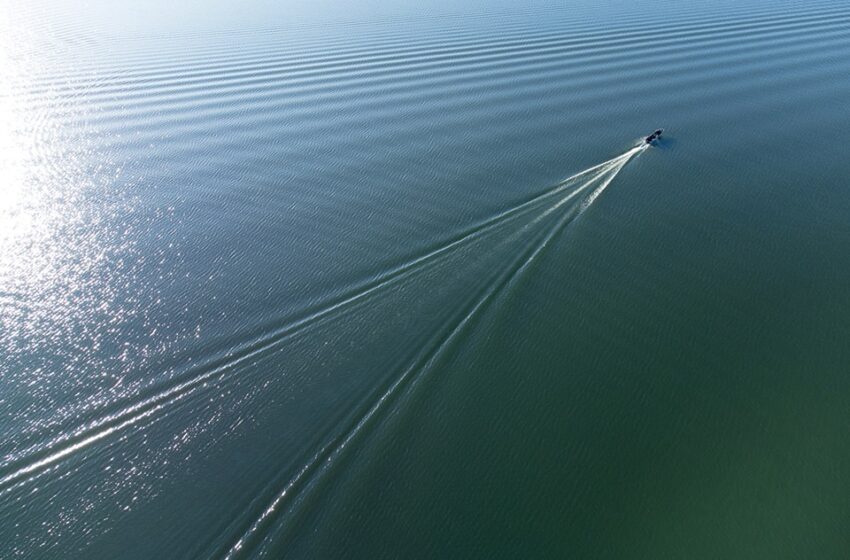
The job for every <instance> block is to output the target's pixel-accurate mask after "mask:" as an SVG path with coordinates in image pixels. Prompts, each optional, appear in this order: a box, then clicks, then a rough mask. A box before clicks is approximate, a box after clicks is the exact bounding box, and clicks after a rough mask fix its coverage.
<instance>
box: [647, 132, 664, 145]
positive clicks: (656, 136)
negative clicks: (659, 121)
mask: <svg viewBox="0 0 850 560" xmlns="http://www.w3.org/2000/svg"><path fill="white" fill-rule="evenodd" d="M662 132H664V129H663V128H659V129H658V130H656V131H655V132H653V133H652V134H650V135H649V136H647V137H646V143H647V144H652V143H653V142H655V141H656V140H658V139H659V138H661V133H662Z"/></svg>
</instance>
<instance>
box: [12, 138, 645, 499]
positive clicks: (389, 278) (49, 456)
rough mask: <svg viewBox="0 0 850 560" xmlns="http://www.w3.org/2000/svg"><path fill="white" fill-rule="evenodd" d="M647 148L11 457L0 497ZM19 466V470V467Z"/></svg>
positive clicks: (526, 203)
mask: <svg viewBox="0 0 850 560" xmlns="http://www.w3.org/2000/svg"><path fill="white" fill-rule="evenodd" d="M643 149H645V146H636V147H634V148H632V149H630V150H628V151H626V152H625V153H623V154H621V155H619V156H616V157H614V158H612V159H610V160H607V161H605V162H602V163H600V164H597V165H594V166H592V167H589V168H587V169H584V170H582V171H580V172H578V173H575V174H573V175H571V176H569V177H567V178H566V179H564V180H562V181H560V182H559V183H557V184H556V185H554V186H552V187H550V188H548V189H546V190H544V191H543V192H541V193H540V194H538V195H535V196H533V197H532V198H530V199H529V200H526V201H524V202H522V203H520V204H517V205H516V206H514V207H512V208H509V209H508V210H505V211H503V212H500V213H498V214H496V215H495V216H492V217H491V218H488V219H486V220H484V221H483V222H480V223H479V224H477V225H475V226H473V227H471V228H468V229H467V230H466V231H465V232H462V233H461V234H460V235H458V236H456V237H455V239H453V240H451V241H449V242H448V243H445V244H444V245H442V246H440V247H438V248H436V249H433V250H431V251H428V252H426V253H424V254H422V255H420V256H418V257H416V258H414V259H411V260H409V261H407V262H405V263H402V264H401V265H398V266H397V267H395V268H393V269H392V270H390V271H389V272H386V273H383V274H380V275H378V276H377V277H376V278H375V279H374V280H372V281H370V282H367V283H365V284H363V285H361V286H360V287H358V288H355V289H354V290H352V291H349V292H348V293H347V294H345V295H343V296H342V297H341V299H339V300H337V301H336V302H334V303H333V304H331V305H328V306H326V307H323V308H321V309H319V310H317V311H315V312H312V313H309V314H307V315H306V316H304V317H302V318H300V319H297V320H295V321H292V322H289V323H287V324H285V325H284V326H282V327H278V328H276V329H274V330H273V331H272V332H270V333H268V334H266V335H264V336H262V337H261V338H260V339H259V340H255V341H253V342H252V343H250V344H248V345H246V346H245V347H243V348H241V349H237V350H234V351H232V352H230V353H229V354H228V355H227V356H225V357H224V358H222V359H221V360H218V361H214V362H212V363H207V364H204V365H203V366H200V367H198V368H197V370H199V371H200V372H201V373H199V374H197V375H194V376H192V377H190V378H189V379H187V380H185V381H182V382H178V383H176V384H174V385H172V386H170V387H168V388H166V389H164V390H160V391H159V392H156V393H154V394H153V395H151V396H149V397H146V398H143V399H142V400H141V401H139V402H136V403H134V404H131V405H129V406H126V407H125V408H123V409H121V410H119V411H117V412H116V413H113V414H109V415H107V416H105V417H102V418H101V419H99V420H95V421H93V422H90V423H88V424H86V425H84V426H82V427H80V428H79V429H77V430H75V431H74V432H72V433H70V434H67V435H62V436H59V437H57V438H55V439H54V440H53V441H51V442H49V443H48V444H47V445H46V446H45V447H44V448H42V449H39V450H37V451H35V452H32V453H31V454H29V455H28V456H24V457H20V456H19V457H15V458H13V459H12V461H9V463H7V464H6V465H4V467H7V468H8V467H11V472H8V474H5V475H3V476H2V477H0V494H2V493H5V492H6V491H7V490H9V489H10V488H12V487H14V486H16V485H17V484H18V483H22V482H25V481H26V480H29V479H30V478H31V477H32V476H37V475H38V474H39V473H40V472H43V471H44V470H46V469H48V468H49V467H51V466H53V465H54V464H57V463H59V462H60V461H62V460H63V459H66V458H67V457H69V456H71V455H73V454H74V453H76V452H78V451H81V450H83V449H85V448H87V447H89V446H91V445H92V444H94V443H96V442H98V441H100V440H103V439H105V438H107V437H109V436H111V435H112V434H115V433H117V432H120V431H122V430H124V429H127V428H130V427H132V426H134V425H137V424H139V423H140V422H141V421H143V420H145V419H147V418H150V417H153V416H154V415H155V414H156V413H158V412H160V411H162V410H163V409H165V408H166V407H167V406H169V405H171V404H173V403H176V402H178V401H181V400H182V399H184V398H186V397H187V396H189V395H191V394H192V393H194V391H195V390H197V389H199V388H201V387H202V386H204V385H205V384H206V383H207V382H209V381H212V380H213V379H214V378H216V377H219V376H223V375H225V374H226V373H227V371H228V370H230V369H232V368H234V367H236V366H238V365H240V364H242V363H244V362H246V361H248V360H251V359H254V358H257V357H259V356H261V355H262V354H263V353H265V352H267V351H270V350H272V349H273V348H274V347H275V346H276V345H277V344H279V343H281V342H282V341H284V340H286V339H289V338H291V337H292V336H295V335H297V334H299V333H301V332H303V331H304V330H306V329H307V328H309V327H312V326H314V325H316V324H319V323H320V322H322V321H323V320H326V319H328V318H329V317H332V316H333V315H334V313H335V312H339V311H341V310H344V309H347V308H348V307H350V306H353V305H356V304H359V303H360V302H362V301H364V300H365V299H366V298H368V297H369V296H371V295H374V294H375V293H378V292H380V291H381V290H383V289H384V288H386V287H388V286H392V285H394V284H396V283H398V282H400V281H401V280H402V279H404V278H407V277H409V276H411V275H413V274H416V273H418V272H421V271H423V270H428V269H427V268H425V267H426V265H429V264H431V263H432V262H433V261H437V260H439V259H440V258H442V257H444V256H447V255H449V254H451V252H452V250H454V249H458V248H460V247H462V246H464V245H466V244H467V243H470V242H472V241H475V240H478V239H480V238H483V236H485V235H488V234H491V233H495V232H497V231H498V230H497V228H498V227H499V226H501V225H503V224H507V223H510V221H511V220H513V219H514V218H518V217H520V216H523V215H525V214H526V213H530V212H532V211H533V210H536V209H538V208H537V206H536V205H537V204H538V203H543V202H545V201H549V200H551V199H554V198H556V197H557V196H558V195H561V194H562V193H564V192H565V191H568V190H569V189H570V188H571V187H574V189H573V190H572V191H571V192H568V193H567V194H565V195H564V196H563V197H562V198H560V199H558V200H556V201H555V203H554V204H553V205H552V206H550V207H548V208H547V209H545V211H544V212H543V213H542V214H541V215H540V216H538V217H537V218H536V219H534V220H533V221H532V222H531V224H529V225H527V226H525V228H523V229H526V228H528V227H531V226H532V225H533V224H535V223H538V222H539V221H540V220H542V219H543V218H544V217H545V216H547V215H549V214H551V213H552V212H554V211H556V210H557V209H558V208H560V207H561V206H562V205H563V204H565V203H566V202H567V201H568V200H571V199H572V198H574V197H575V196H577V195H578V194H580V193H582V192H584V191H585V190H586V189H587V188H589V187H590V186H591V185H593V184H594V183H595V182H596V180H598V179H600V178H602V177H604V176H606V175H608V174H609V173H610V174H612V175H611V176H609V178H608V180H607V181H605V182H603V184H602V185H601V186H600V187H597V189H596V190H595V191H593V193H592V194H591V197H592V199H589V202H586V205H583V208H586V206H587V205H589V204H590V203H592V201H593V200H595V198H596V196H598V195H599V194H600V193H601V191H602V190H604V188H605V187H606V186H607V185H608V184H609V183H610V182H611V180H613V177H614V176H616V174H617V173H619V171H620V170H621V169H622V167H623V166H624V165H625V164H626V163H627V162H628V161H629V160H630V159H631V158H632V157H633V156H634V155H635V154H637V153H638V152H639V151H642V150H643ZM581 178H586V181H584V182H583V183H579V184H578V185H576V184H574V183H575V181H577V180H578V179H581ZM555 233H556V232H555ZM555 233H552V235H551V237H553V236H554V234H555ZM551 237H549V238H547V239H545V240H544V242H543V244H542V245H541V246H540V247H539V248H538V249H539V250H542V248H543V247H544V246H545V245H546V244H548V242H549V240H550V239H551ZM539 250H538V251H536V252H535V253H534V254H533V255H532V256H531V257H530V258H531V259H532V260H533V258H534V257H536V254H537V253H539ZM487 297H488V296H486V295H485V299H486V298H487ZM464 324H465V323H464ZM204 370H206V371H204ZM406 375H407V374H404V375H403V376H402V377H405V376H406ZM391 390H392V388H391ZM379 402H382V401H379ZM56 447H59V449H56ZM16 464H17V465H18V466H15V465H16ZM3 470H6V469H3ZM297 478H298V477H296V479H294V480H297Z"/></svg>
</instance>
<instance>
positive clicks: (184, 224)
mask: <svg viewBox="0 0 850 560" xmlns="http://www.w3.org/2000/svg"><path fill="white" fill-rule="evenodd" d="M612 9H613V8H612ZM44 10H46V8H44V7H41V8H39V7H38V6H35V7H26V8H25V9H24V7H22V9H21V10H20V13H18V14H11V15H7V16H5V17H7V19H6V20H0V24H2V25H4V26H8V27H9V30H10V32H9V34H7V37H9V38H7V39H6V42H8V43H9V44H8V45H5V46H8V48H7V49H6V52H7V55H8V56H7V55H3V57H4V58H2V59H0V62H2V64H3V66H4V68H6V69H8V72H7V74H8V76H9V79H8V80H7V83H6V84H5V85H4V86H3V88H4V89H3V90H1V91H0V94H2V95H0V103H2V104H0V111H2V116H3V117H4V118H5V117H8V119H6V120H8V122H9V123H10V126H9V127H8V129H9V132H8V138H6V137H4V138H2V140H3V143H2V144H0V148H2V149H3V150H2V151H3V153H4V155H3V158H5V159H0V163H3V164H4V167H5V168H6V169H9V170H10V171H9V173H10V174H11V175H10V177H11V181H10V185H13V187H12V188H10V189H9V190H8V193H10V194H8V195H0V219H2V220H3V224H11V225H8V226H7V225H0V255H2V256H0V329H2V333H0V362H2V363H0V415H2V417H3V418H4V422H3V423H0V516H2V517H3V518H5V519H12V520H14V521H13V522H12V523H11V524H9V525H8V527H6V528H3V529H0V557H3V558H6V557H9V558H18V557H49V558H53V557H56V558H59V557H63V558H66V557H80V558H97V557H103V558H108V557H116V556H122V555H123V553H127V554H129V555H130V556H133V555H135V556H137V557H154V556H157V557H173V558H207V557H209V558H234V559H235V558H249V557H276V556H279V555H280V554H283V553H285V552H287V551H289V550H300V549H298V548H297V546H304V545H303V542H304V540H305V539H306V540H310V539H309V534H311V532H310V530H309V529H304V528H305V527H307V526H308V525H309V522H310V520H315V519H317V517H316V516H317V515H319V514H317V513H316V512H314V511H312V510H311V508H313V507H314V506H315V504H317V503H326V502H323V501H322V498H321V497H322V496H329V495H332V494H333V493H334V492H340V490H339V488H340V487H339V485H337V484H336V483H335V482H334V481H335V480H339V479H342V478H343V476H344V475H347V474H348V473H349V470H350V469H349V465H351V464H353V463H354V459H353V458H354V457H356V456H357V454H358V452H359V450H361V449H363V448H364V447H365V446H364V442H366V441H370V442H371V441H374V440H381V439H385V440H392V439H393V438H395V437H399V436H398V435H397V433H396V432H394V431H393V428H392V425H393V420H394V419H398V418H400V417H403V416H404V415H405V414H410V412H409V411H406V408H405V404H406V403H408V402H409V401H410V400H411V399H413V395H417V397H416V398H417V399H419V398H422V399H424V398H427V397H425V396H423V395H424V394H425V393H426V391H425V390H424V388H425V387H426V386H430V385H431V384H435V385H438V384H439V383H442V382H445V381H446V380H449V379H452V378H457V377H461V376H462V375H461V374H462V373H463V372H462V371H458V369H457V367H458V366H457V365H454V366H453V367H449V366H447V365H446V364H449V363H451V360H450V357H451V356H452V355H453V354H454V353H455V352H456V351H458V349H460V348H462V347H463V346H464V345H465V344H466V343H467V341H468V340H469V339H470V337H471V333H473V332H475V333H481V332H484V333H486V332H487V330H486V329H487V324H488V323H487V321H488V320H489V319H490V318H492V317H496V316H498V315H499V312H500V309H505V308H506V307H505V306H502V305H500V304H504V303H505V302H506V301H508V300H509V299H510V297H511V296H512V295H515V294H518V293H521V291H522V286H523V283H524V282H528V281H529V277H531V276H533V274H532V272H539V273H540V276H541V277H546V274H547V273H548V274H552V269H551V267H550V265H549V263H548V262H547V261H546V259H545V258H544V255H546V251H547V250H551V249H552V248H553V247H556V246H560V245H558V243H559V242H564V241H565V240H566V241H568V242H571V243H576V244H578V243H579V242H580V241H579V240H584V239H587V238H588V237H589V236H591V234H592V233H594V234H596V237H597V238H599V239H604V240H606V242H610V241H611V240H610V238H608V237H606V236H610V235H614V234H613V233H609V231H613V230H614V229H615V228H613V226H611V224H616V223H619V222H618V220H620V219H621V218H622V219H633V220H637V221H638V222H640V221H641V220H643V221H644V222H647V221H651V217H648V216H647V215H645V214H643V215H631V214H629V212H630V211H632V210H628V209H626V205H625V203H624V202H622V200H631V201H632V202H633V203H634V201H636V200H637V201H641V200H643V199H641V198H640V197H641V196H642V195H638V194H634V193H635V192H639V193H640V192H642V193H647V192H649V191H648V190H647V189H646V188H644V187H646V184H645V183H640V179H639V178H640V176H641V175H640V174H641V173H645V172H646V170H647V169H657V168H655V167H652V166H653V165H654V164H655V163H657V162H656V161H655V160H658V159H660V158H641V159H640V160H639V162H636V163H637V165H635V168H634V170H635V174H634V175H632V176H625V175H624V176H620V173H621V171H622V170H623V169H624V168H625V166H626V164H627V163H628V162H630V161H633V160H634V158H635V157H636V156H638V155H639V154H641V153H643V152H644V151H645V150H646V149H647V148H648V147H647V146H646V145H645V144H639V145H637V146H634V147H631V148H628V149H625V151H623V153H622V154H620V155H619V156H617V157H614V158H612V159H609V160H607V161H605V162H603V163H600V164H598V165H594V166H592V167H589V168H587V169H584V170H581V171H578V172H576V173H574V174H572V175H570V176H569V177H568V178H566V179H564V180H561V181H556V178H557V177H562V176H563V175H564V174H566V173H565V171H564V170H567V169H570V168H572V169H575V168H577V167H580V166H579V165H578V164H577V162H581V161H599V160H600V159H602V158H600V157H599V154H605V153H608V154H610V153H612V151H613V152H615V153H616V152H617V151H619V150H622V149H624V144H626V143H627V142H624V138H625V139H627V140H628V139H631V138H633V137H635V136H636V135H638V134H641V133H644V132H646V131H648V130H651V129H652V128H655V127H657V126H666V127H669V128H670V129H672V130H673V140H670V142H669V143H667V144H665V143H662V144H661V146H660V148H668V149H666V150H665V149H659V150H658V151H657V152H658V154H661V155H664V154H665V153H667V154H670V153H672V152H673V150H672V147H674V146H675V145H676V144H675V142H677V140H676V132H675V131H676V130H682V131H684V130H694V129H696V130H701V131H706V130H708V131H709V132H707V133H706V141H705V146H704V147H703V148H702V149H703V151H702V152H701V153H702V154H703V156H704V158H705V159H706V161H708V160H711V159H712V158H714V159H715V160H716V159H721V158H722V157H723V153H724V152H723V150H724V149H726V150H728V149H730V147H729V145H728V144H727V145H726V148H723V147H722V141H723V140H724V138H723V136H722V135H721V133H720V132H716V131H717V130H720V129H723V128H724V127H729V126H730V123H729V122H727V121H725V120H724V119H726V118H727V117H726V115H737V116H738V118H737V121H739V122H740V124H738V123H735V124H733V125H732V126H736V127H741V128H743V129H746V128H747V125H746V123H747V122H750V121H755V120H757V119H764V121H762V120H759V121H758V122H759V123H760V125H759V130H762V131H765V132H767V131H769V132H770V136H771V138H772V139H771V141H775V142H777V143H778V144H782V145H786V144H788V143H790V142H792V141H795V140H796V138H795V136H794V133H793V131H794V130H795V129H799V128H800V127H801V126H804V125H806V124H807V123H815V124H818V125H820V126H822V127H824V128H836V129H837V128H840V126H839V125H841V124H842V122H837V121H835V120H833V119H834V118H835V117H834V115H835V113H836V108H838V107H840V106H841V104H842V103H843V102H845V101H846V95H847V94H848V93H850V88H848V84H847V80H842V79H839V78H836V76H843V75H845V74H846V75H850V74H848V73H847V72H846V71H847V70H848V60H850V58H848V57H847V56H846V55H847V53H848V51H850V9H848V7H847V5H846V4H845V3H842V2H816V3H814V4H812V3H803V2H780V3H776V4H774V3H771V4H767V3H760V2H753V3H744V4H743V5H741V4H737V3H736V4H734V5H731V4H730V5H729V6H725V5H718V6H716V7H703V8H699V9H693V8H692V7H688V8H684V7H683V8H672V7H669V6H664V7H663V8H662V7H659V6H651V8H650V9H647V10H643V9H641V10H638V9H635V8H620V9H619V10H620V11H618V12H617V13H612V14H608V16H610V17H603V18H600V17H598V16H599V12H598V11H594V10H598V8H594V9H593V10H591V9H589V8H588V10H589V11H587V13H586V14H585V12H582V11H579V12H576V13H565V10H563V8H561V7H558V6H550V7H545V8H540V9H539V11H538V12H535V13H532V14H529V13H520V11H518V10H517V9H513V8H504V9H500V10H499V11H493V12H486V13H482V14H472V13H467V12H465V11H464V10H461V11H460V13H458V14H455V15H453V16H446V17H444V18H435V17H433V15H422V16H417V18H418V19H417V18H413V19H411V18H410V17H407V16H401V15H400V16H398V17H391V16H386V17H385V18H384V19H382V20H381V21H380V22H377V23H376V22H345V21H337V22H335V23H329V24H327V25H321V24H315V25H307V24H305V25H302V26H298V25H291V26H286V27H283V28H280V27H274V26H270V25H266V26H262V25H258V26H253V27H252V26H248V27H246V28H243V29H235V30H233V31H218V32H214V31H209V30H201V31H197V32H189V31H187V32H186V33H183V34H180V33H177V34H169V33H167V32H162V33H159V32H156V33H141V34H139V35H137V36H133V35H132V34H127V36H126V37H125V38H124V40H121V41H119V40H117V39H116V37H114V36H111V35H110V34H109V33H103V32H102V30H98V29H95V28H92V27H87V26H86V24H81V23H78V22H77V21H76V20H75V19H74V17H73V14H71V13H69V12H68V11H67V9H65V8H62V9H59V8H57V12H56V14H53V16H51V17H44V16H45V12H44ZM63 10H65V11H63ZM662 16H664V17H663V18H662ZM43 17H44V19H46V20H49V22H47V21H46V22H43V23H37V22H38V21H39V19H41V18H43ZM14 18H19V20H20V21H26V22H29V23H30V24H31V25H32V29H33V30H34V31H33V33H32V36H29V35H28V34H27V33H24V32H23V31H21V29H23V27H22V26H20V25H16V24H15V22H16V21H18V20H16V19H14ZM246 25H247V24H246ZM13 28H14V29H16V30H17V31H14V33H13V32H12V30H13ZM13 39H14V40H13ZM46 46H49V47H50V48H46ZM112 47H114V48H112ZM694 107H699V108H700V110H698V111H695V110H694ZM800 107H805V108H806V109H807V110H806V111H802V110H799V109H800ZM776 114H782V115H785V116H786V117H787V118H786V119H785V120H783V122H782V123H777V122H776V121H775V120H771V119H770V118H769V116H770V115H776ZM766 121H770V123H772V124H770V123H767V122H766ZM836 123H837V124H836ZM624 131H628V132H624ZM624 134H627V135H625V136H624ZM712 134H714V135H715V136H713V137H712V136H711V135H712ZM684 136H685V135H684V134H683V135H682V138H684ZM7 140H8V141H7ZM679 141H682V142H684V140H683V139H682V140H679ZM753 141H754V142H759V141H767V140H765V139H764V136H763V137H762V138H756V139H754V140H753ZM739 147H740V148H741V149H744V148H745V146H744V145H743V142H742V143H741V145H740V146H739ZM671 157H672V156H671ZM686 163H688V164H689V165H691V166H693V167H694V168H695V169H702V167H700V166H703V165H707V163H704V162H701V161H690V162H686ZM618 176H620V179H621V180H622V182H623V183H624V184H623V189H622V192H624V193H626V192H628V193H631V194H630V195H629V196H631V197H632V198H627V197H626V196H625V194H624V198H623V199H621V202H620V203H619V205H618V202H617V201H616V200H609V198H608V197H607V196H606V197H604V198H603V199H602V204H598V205H597V204H596V201H597V200H600V199H599V197H600V195H601V194H602V193H603V191H605V189H606V188H607V187H608V186H609V185H610V184H612V182H613V181H614V179H615V178H616V177H618ZM630 181H631V182H630ZM626 183H629V184H626ZM547 184H548V185H551V186H550V187H548V188H545V189H542V190H541V189H539V188H538V187H536V186H539V185H547ZM626 187H628V188H626ZM713 195H714V193H713V192H709V193H708V194H706V195H705V196H706V200H707V201H708V204H714V205H722V204H723V199H722V196H719V195H718V196H716V197H714V198H710V197H711V196H713ZM671 196H674V197H675V196H676V195H675V194H674V195H671ZM724 196H729V195H728V194H726V195H724ZM648 197H649V195H647V199H648ZM611 198H612V199H614V198H616V197H611ZM644 202H645V200H644ZM592 205H593V207H594V210H598V211H595V212H591V213H589V214H588V215H587V216H586V217H587V218H588V219H587V220H585V219H583V218H582V219H579V218H580V217H582V216H584V215H585V214H584V213H585V212H586V211H587V210H588V209H589V208H591V206H592ZM635 207H636V208H641V207H640V206H639V205H637V206H635ZM633 212H639V210H633ZM591 214H592V215H591ZM670 219H671V220H674V219H675V216H673V217H672V218H670ZM606 224H608V225H609V226H611V227H609V228H608V229H607V230H606V229H605V225H606ZM573 234H575V235H574V236H573ZM585 242H586V241H585ZM600 243H601V242H600ZM552 253H554V251H552ZM551 256H552V258H553V259H554V258H555V255H554V254H552V255H551ZM598 266H599V267H602V268H604V265H601V264H598ZM547 267H549V268H547ZM693 268H695V269H698V268H699V265H698V264H695V265H694V267H693ZM612 274H617V271H613V272H612ZM647 274H650V271H647ZM694 274H695V277H694V278H693V282H694V283H695V284H699V283H700V282H701V281H702V280H703V279H704V278H702V277H699V276H698V275H697V274H698V273H696V272H695V273H694ZM705 274H707V273H705ZM665 281H666V280H665V279H664V278H654V279H653V281H652V282H649V281H647V284H651V286H649V287H647V286H643V287H641V286H637V284H638V283H639V280H630V282H631V283H630V285H631V286H632V287H633V288H634V289H635V290H638V291H639V290H643V291H642V292H640V293H641V294H642V295H644V296H645V297H646V298H647V299H649V300H652V299H653V298H656V299H660V298H661V297H662V295H660V294H661V292H662V291H663V288H664V287H665V286H666V288H667V289H668V291H669V290H672V289H673V288H671V287H670V286H667V285H666V284H665ZM659 286H660V287H659ZM588 297H589V298H591V297H599V296H598V294H592V293H591V294H589V295H588ZM611 297H614V296H611ZM622 299H623V300H628V298H627V297H626V296H623V298H622ZM601 305H604V302H603V303H602V304H601ZM649 307H651V308H652V311H651V313H655V314H657V315H658V316H657V318H656V319H657V322H658V323H659V324H662V323H672V322H673V321H674V320H675V317H674V316H675V310H665V309H663V308H662V309H661V310H659V308H658V306H649ZM730 313H731V312H730ZM576 320H577V321H578V320H579V319H576ZM741 320H744V319H743V318H741ZM613 323H614V325H613V327H612V329H613V330H615V331H617V332H619V333H621V334H622V337H621V338H622V339H624V340H625V339H627V338H628V336H631V335H632V334H630V333H631V330H630V329H631V327H630V326H629V325H627V324H625V323H617V322H616V321H613ZM518 336H520V335H519V334H518ZM594 336H596V335H594ZM598 336H600V337H603V336H605V335H598ZM618 343H619V342H618ZM622 344H624V345H625V344H626V343H625V342H622ZM470 367H471V366H470ZM428 380H431V381H428ZM470 398H472V396H470ZM641 398H649V397H647V396H646V395H642V396H641ZM215 493H217V495H216V496H215V500H212V498H211V497H210V496H211V495H212V494H215ZM186 504H199V505H198V506H197V507H194V506H187V505H186ZM175 505H179V506H181V507H172V506H175ZM182 506H185V507H182ZM187 511H191V512H192V514H191V515H187V514H186V512H187ZM138 526H144V527H148V528H150V529H151V531H154V532H156V533H157V534H160V535H161V538H159V539H149V538H142V537H140V536H135V533H134V531H136V529H134V528H135V527H138ZM314 529H315V530H316V534H317V535H318V534H325V532H324V530H320V529H319V528H316V527H314ZM305 535H307V536H306V537H305ZM317 538H318V537H317ZM306 546H307V548H310V547H309V544H308V545H306ZM328 546H330V545H328ZM128 550H134V551H136V552H129V553H128V552H127V551H128ZM327 550H328V551H332V552H334V553H339V552H340V550H339V549H331V548H328V549H327ZM432 552H434V553H435V554H436V555H439V553H440V552H441V551H439V550H436V549H432ZM390 555H391V556H392V554H390Z"/></svg>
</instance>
